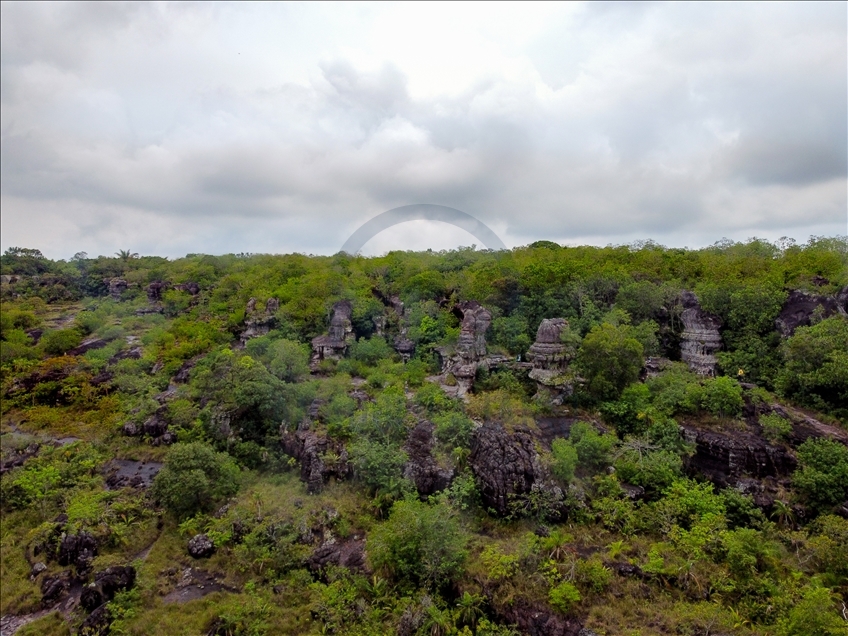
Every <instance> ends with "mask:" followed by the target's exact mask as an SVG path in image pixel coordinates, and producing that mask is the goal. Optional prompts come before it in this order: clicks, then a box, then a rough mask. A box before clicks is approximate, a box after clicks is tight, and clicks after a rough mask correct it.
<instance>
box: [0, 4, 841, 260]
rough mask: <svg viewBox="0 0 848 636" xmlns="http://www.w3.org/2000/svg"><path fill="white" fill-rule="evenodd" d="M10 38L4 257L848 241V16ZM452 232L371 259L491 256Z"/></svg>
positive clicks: (161, 24)
mask: <svg viewBox="0 0 848 636" xmlns="http://www.w3.org/2000/svg"><path fill="white" fill-rule="evenodd" d="M0 24H1V25H2V26H0V28H2V33H1V34H0V35H2V63H0V75H2V77H0V81H1V82H2V140H0V146H2V161H0V169H2V174H1V175H0V176H2V180H1V181H0V192H2V196H3V199H2V201H3V210H2V227H3V233H2V234H3V236H2V246H3V248H5V247H8V246H10V245H26V246H31V247H39V248H42V249H44V251H45V252H46V253H50V254H51V255H53V256H65V257H66V256H70V255H71V254H73V253H74V252H76V251H79V250H80V249H85V251H88V252H90V253H112V252H114V251H115V250H117V249H119V248H120V249H126V246H127V245H132V246H133V249H136V250H139V249H141V250H142V251H149V252H150V253H160V254H167V255H180V254H182V253H185V252H197V251H205V252H223V251H233V252H242V251H286V250H288V251H292V250H296V251H305V252H311V251H314V252H321V253H333V252H335V251H336V250H337V249H338V248H339V246H340V245H341V244H342V243H343V242H344V239H345V238H346V236H347V233H349V232H351V231H353V230H354V229H355V228H356V227H357V226H358V224H360V223H361V222H363V221H365V220H367V218H369V217H370V216H373V215H375V214H377V213H379V212H382V211H384V210H387V209H389V208H392V207H396V206H399V205H403V204H407V203H416V202H431V203H441V204H444V205H450V206H452V207H456V208H459V209H462V210H465V211H466V212H468V213H470V214H474V215H477V216H479V217H480V219H481V220H483V221H484V222H486V223H488V224H489V225H491V226H493V227H495V228H496V229H497V230H498V231H499V232H500V233H501V234H502V238H504V240H505V242H506V243H507V244H514V243H521V242H528V241H531V240H535V239H538V238H548V239H558V240H563V241H569V242H572V241H574V240H587V241H592V242H595V243H601V244H605V243H608V242H626V241H629V240H634V239H636V238H648V237H652V238H655V239H657V240H659V241H661V242H665V243H669V244H678V243H679V242H681V241H685V242H686V243H685V244H688V245H690V246H695V245H703V244H709V243H712V242H714V241H715V240H717V239H718V238H721V237H722V236H729V237H731V238H737V239H742V238H746V237H747V236H751V235H759V236H766V235H769V236H771V235H773V234H776V236H781V235H783V234H789V235H795V236H796V237H798V238H800V239H803V238H806V235H807V234H809V233H828V234H834V233H845V232H846V207H848V206H846V164H848V159H846V154H848V153H847V152H846V135H848V131H846V117H845V113H846V110H848V104H846V47H847V46H848V45H846V6H845V5H844V4H835V3H834V4H812V5H807V4H790V5H786V4H769V5H764V6H763V5H756V4H742V5H740V4H730V5H728V4H725V5H707V4H696V5H691V4H659V5H656V4H636V5H632V4H610V3H603V4H601V3H598V4H594V3H589V4H582V5H581V4H573V3H569V4H560V5H553V4H549V3H538V4H531V5H529V6H528V5H526V4H520V5H519V4H501V3H496V4H489V5H480V4H478V3H465V4H463V3H459V4H457V3H444V4H432V3H417V4H416V3H412V4H409V3H404V4H392V5H382V4H311V5H310V4H279V5H269V4H248V5H243V4H203V5H185V4H148V5H117V4H116V5H103V4H34V3H31V4H19V3H16V4H12V3H4V4H2V20H0ZM419 225H420V224H419ZM438 226H439V224H438V223H436V224H435V225H434V224H433V223H430V224H426V223H425V224H423V225H420V227H419V226H417V225H410V226H409V228H408V229H404V228H395V229H394V230H391V231H387V233H385V237H382V236H381V237H377V238H375V239H374V241H372V243H373V245H371V244H369V245H370V247H369V249H378V248H379V249H383V248H384V247H385V249H388V247H387V246H391V245H394V244H395V243H397V247H398V248H401V249H405V248H410V247H423V246H424V244H425V243H426V241H427V240H434V241H436V240H438V241H442V242H441V243H438V245H436V244H434V245H433V247H444V245H443V242H444V240H445V239H447V240H449V241H459V242H464V244H470V243H469V242H468V241H466V239H467V237H465V238H463V233H462V231H461V230H457V231H456V232H453V231H451V232H445V231H444V228H441V229H438ZM33 228H38V231H33ZM433 228H437V229H436V230H434V229H433ZM413 239H414V240H413ZM405 241H412V242H411V243H410V244H409V245H407V244H403V243H404V242H405ZM422 241H425V243H422ZM472 242H473V241H472ZM83 244H84V245H83ZM374 246H377V247H376V248H375V247H374Z"/></svg>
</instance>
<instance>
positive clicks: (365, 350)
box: [350, 336, 394, 367]
mask: <svg viewBox="0 0 848 636" xmlns="http://www.w3.org/2000/svg"><path fill="white" fill-rule="evenodd" d="M393 353H394V351H393V350H392V348H391V347H390V346H389V345H388V343H387V342H386V340H385V338H381V337H380V336H374V337H373V338H369V339H368V340H365V339H364V338H360V339H359V341H358V342H355V343H353V344H352V345H351V346H350V357H351V358H353V359H354V360H356V361H357V362H362V363H363V364H367V365H368V366H370V367H373V366H374V365H375V364H377V363H378V362H379V361H380V360H385V359H388V358H391V357H392V354H393Z"/></svg>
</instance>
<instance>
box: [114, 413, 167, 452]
mask: <svg viewBox="0 0 848 636" xmlns="http://www.w3.org/2000/svg"><path fill="white" fill-rule="evenodd" d="M167 412H168V408H167V406H161V407H159V408H158V409H157V410H156V412H155V413H154V414H153V415H151V416H150V417H149V418H147V419H146V420H145V421H144V423H143V424H141V425H139V424H136V423H135V422H127V423H125V424H124V425H123V427H122V429H121V432H122V433H123V434H124V435H126V436H127V437H146V438H148V440H149V442H150V444H151V445H153V446H168V445H170V444H173V443H175V442H176V441H177V436H176V434H175V433H174V432H172V431H170V430H169V429H168V421H167V419H165V417H166V414H167Z"/></svg>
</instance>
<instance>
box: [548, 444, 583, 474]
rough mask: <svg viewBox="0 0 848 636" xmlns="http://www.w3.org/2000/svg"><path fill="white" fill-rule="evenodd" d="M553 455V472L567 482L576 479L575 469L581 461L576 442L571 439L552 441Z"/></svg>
mask: <svg viewBox="0 0 848 636" xmlns="http://www.w3.org/2000/svg"><path fill="white" fill-rule="evenodd" d="M551 456H552V460H551V472H553V474H554V475H556V476H557V478H558V479H561V480H562V481H563V482H564V483H565V484H568V483H570V482H571V480H572V479H574V470H575V469H576V468H577V462H578V461H579V459H578V454H577V449H576V448H575V447H574V444H573V443H571V441H569V440H564V439H561V438H557V439H555V440H554V441H553V442H552V443H551Z"/></svg>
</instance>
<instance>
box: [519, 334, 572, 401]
mask: <svg viewBox="0 0 848 636" xmlns="http://www.w3.org/2000/svg"><path fill="white" fill-rule="evenodd" d="M566 329H568V321H566V320H565V319H564V318H545V319H544V320H543V321H542V323H541V324H540V325H539V329H538V330H537V331H536V342H534V343H533V344H532V345H530V350H529V351H528V352H527V360H528V361H529V362H530V363H531V364H532V365H533V368H532V369H531V370H530V378H531V379H533V380H535V381H536V382H537V383H538V385H539V388H543V387H544V388H547V389H550V390H553V391H555V392H556V393H559V394H564V395H570V394H571V392H572V391H573V385H572V380H573V377H572V376H571V375H570V374H567V373H566V369H567V366H568V362H569V361H570V360H571V357H572V355H573V351H572V350H571V348H570V347H568V346H567V345H566V344H565V343H563V342H562V333H563V332H564V331H565V330H566ZM560 400H561V397H560Z"/></svg>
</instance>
